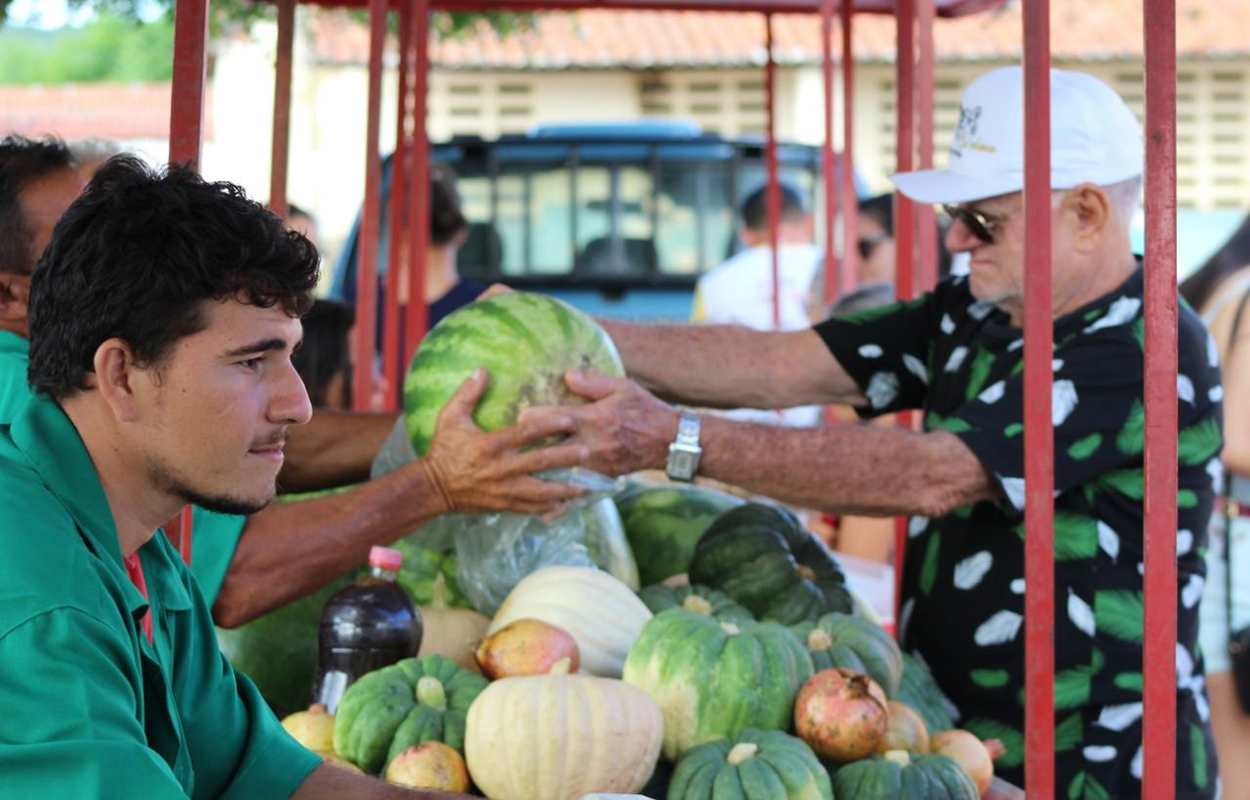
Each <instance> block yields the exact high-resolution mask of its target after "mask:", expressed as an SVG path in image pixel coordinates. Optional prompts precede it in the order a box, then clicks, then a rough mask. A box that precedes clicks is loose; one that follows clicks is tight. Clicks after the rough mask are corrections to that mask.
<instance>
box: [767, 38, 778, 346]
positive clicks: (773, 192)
mask: <svg viewBox="0 0 1250 800" xmlns="http://www.w3.org/2000/svg"><path fill="white" fill-rule="evenodd" d="M764 33H765V41H766V46H765V49H766V50H767V51H768V61H767V62H766V63H765V64H764V92H765V98H766V100H767V105H768V130H767V131H766V132H765V136H766V137H767V138H766V139H765V145H764V149H765V158H766V160H767V164H768V243H769V246H770V247H771V248H772V267H773V269H772V292H773V329H774V330H780V329H781V302H780V294H781V287H780V283H781V281H780V271H781V239H780V236H779V235H778V234H779V230H778V229H779V227H780V225H781V186H780V184H778V182H777V181H778V178H777V127H776V126H777V64H776V62H775V61H774V60H773V15H772V14H765V15H764Z"/></svg>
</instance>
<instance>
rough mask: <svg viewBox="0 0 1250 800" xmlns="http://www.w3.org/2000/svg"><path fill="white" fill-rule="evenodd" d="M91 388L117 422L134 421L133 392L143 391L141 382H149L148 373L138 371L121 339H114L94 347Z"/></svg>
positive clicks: (136, 406) (136, 402)
mask: <svg viewBox="0 0 1250 800" xmlns="http://www.w3.org/2000/svg"><path fill="white" fill-rule="evenodd" d="M92 365H93V366H94V367H95V375H94V378H95V380H94V381H90V383H93V384H94V388H95V389H96V390H97V391H99V392H100V397H101V399H103V400H104V402H105V403H106V404H107V405H108V407H109V408H110V409H112V411H113V416H114V417H115V418H116V419H117V421H118V422H134V421H135V420H136V419H137V418H138V416H139V400H140V398H139V397H137V396H136V389H139V390H140V391H141V390H142V387H141V386H140V385H139V382H140V381H147V380H149V378H148V376H147V375H146V372H147V370H143V369H140V368H139V365H138V362H137V361H136V360H135V356H134V352H133V351H132V350H131V349H130V345H129V344H127V343H126V342H125V341H124V340H122V339H119V338H117V337H116V336H114V337H113V338H111V339H106V340H105V341H103V342H101V343H100V346H99V347H97V348H96V351H95V358H93V359H92Z"/></svg>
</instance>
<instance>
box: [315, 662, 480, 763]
mask: <svg viewBox="0 0 1250 800" xmlns="http://www.w3.org/2000/svg"><path fill="white" fill-rule="evenodd" d="M486 683H487V681H486V679H485V678H483V677H482V676H481V675H478V674H477V673H475V672H471V671H470V670H467V669H464V668H463V667H461V666H459V665H458V664H456V662H454V661H452V660H451V659H449V658H443V657H442V656H440V655H437V654H434V653H431V654H429V655H426V656H422V657H421V658H405V659H404V660H403V661H400V662H398V663H396V664H392V665H391V666H389V667H383V668H382V669H379V670H376V671H374V672H370V673H369V674H368V675H365V676H364V677H362V678H361V679H360V680H358V681H356V682H355V683H353V684H352V685H351V686H349V687H347V691H346V692H344V693H343V699H342V700H341V701H339V706H338V709H337V713H336V714H335V719H334V750H335V752H336V753H338V754H339V755H340V756H342V757H343V758H346V759H347V760H348V761H350V762H352V763H353V764H355V765H356V766H358V767H360V768H361V769H363V770H364V771H365V772H370V773H373V774H378V773H380V772H381V771H382V770H383V768H385V767H386V765H387V764H389V763H391V760H392V759H393V758H395V756H397V755H399V754H400V753H402V752H403V751H404V750H406V749H408V748H409V747H411V746H412V745H416V744H421V743H423V742H429V741H437V742H442V743H443V744H446V745H448V746H449V747H452V748H455V749H456V750H458V751H460V752H461V753H463V752H464V728H465V717H466V716H467V714H468V712H469V706H470V705H472V704H473V701H474V700H476V699H477V696H478V695H479V694H481V693H482V690H483V689H485V688H486Z"/></svg>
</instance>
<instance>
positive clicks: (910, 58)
mask: <svg viewBox="0 0 1250 800" xmlns="http://www.w3.org/2000/svg"><path fill="white" fill-rule="evenodd" d="M915 3H916V0H898V2H897V4H896V5H895V6H894V14H895V23H896V27H897V36H896V39H897V42H898V45H897V47H898V54H897V56H896V57H895V63H896V69H897V78H896V83H897V86H896V89H897V101H896V103H897V108H898V127H897V129H896V132H897V136H898V138H897V142H896V146H895V155H896V159H897V161H896V166H897V171H898V172H910V171H911V170H912V169H914V165H915V161H914V159H913V153H914V152H915V146H916V143H915V120H916V114H915V108H914V105H913V101H914V100H915V97H916V93H915V74H916V40H915V21H916V5H915ZM914 208H915V204H914V203H912V201H911V200H910V199H909V198H907V197H905V196H904V195H903V193H902V192H895V193H894V241H895V242H896V248H895V256H894V258H895V261H894V291H895V294H896V295H897V296H898V297H899V298H900V299H904V300H906V299H909V298H911V297H912V296H913V295H914V294H915V282H916V247H915V241H916V238H915V227H914V224H913V223H914V221H915V214H914V213H913V209H914ZM849 245H850V243H849V242H848V249H849ZM898 424H899V425H900V426H901V427H904V428H912V427H914V425H915V421H914V416H913V414H912V413H911V412H910V411H904V412H902V413H900V414H899V415H898ZM906 547H907V518H906V517H898V518H897V519H895V520H894V619H895V622H896V624H897V621H898V618H899V613H900V608H901V605H902V601H903V553H904V551H905V549H906Z"/></svg>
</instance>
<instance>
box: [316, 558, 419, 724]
mask: <svg viewBox="0 0 1250 800" xmlns="http://www.w3.org/2000/svg"><path fill="white" fill-rule="evenodd" d="M421 634H422V624H421V615H420V614H419V613H418V612H417V610H416V608H414V607H413V605H412V601H411V600H409V599H408V595H407V594H406V593H405V592H404V590H403V589H402V588H401V587H400V586H399V584H397V583H395V582H394V581H390V580H386V579H384V578H375V577H364V578H361V579H360V580H359V581H357V582H356V583H353V584H352V585H350V586H347V587H344V588H343V589H342V590H340V591H339V592H337V593H336V594H334V595H333V596H332V597H331V598H330V599H329V600H327V601H326V604H325V608H324V609H323V610H322V612H321V624H320V627H319V629H318V631H317V643H318V657H317V676H316V678H314V679H313V699H312V701H313V702H314V703H323V704H325V706H326V709H327V710H328V711H329V712H330V713H331V714H333V713H334V712H335V710H336V709H337V708H338V704H339V700H340V699H341V698H342V697H343V692H344V691H345V690H346V689H347V687H348V686H350V685H351V684H352V683H354V682H355V681H356V680H357V679H358V678H360V677H361V676H362V675H364V674H365V673H368V672H372V671H373V670H376V669H380V668H382V667H385V666H389V665H391V664H394V663H395V662H396V661H399V660H401V659H404V658H410V657H412V656H415V655H416V654H417V650H418V649H419V648H420V647H421Z"/></svg>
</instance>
